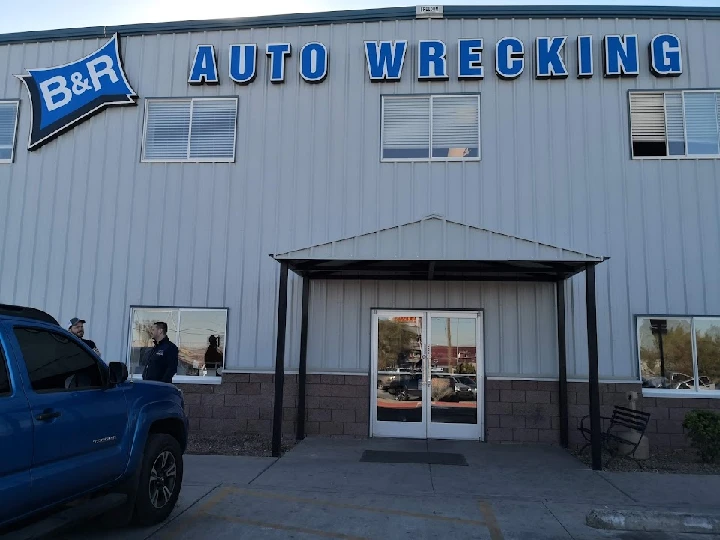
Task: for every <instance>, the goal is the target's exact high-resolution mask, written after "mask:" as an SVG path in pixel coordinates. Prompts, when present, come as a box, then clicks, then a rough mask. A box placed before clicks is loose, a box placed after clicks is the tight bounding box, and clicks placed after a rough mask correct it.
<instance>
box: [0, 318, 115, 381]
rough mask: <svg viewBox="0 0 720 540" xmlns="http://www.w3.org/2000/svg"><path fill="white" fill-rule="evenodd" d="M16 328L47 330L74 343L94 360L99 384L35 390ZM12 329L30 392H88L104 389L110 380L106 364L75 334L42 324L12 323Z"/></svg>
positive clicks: (37, 330)
mask: <svg viewBox="0 0 720 540" xmlns="http://www.w3.org/2000/svg"><path fill="white" fill-rule="evenodd" d="M16 330H32V331H36V332H47V333H48V334H55V335H58V336H60V337H62V338H64V339H67V340H68V341H69V342H70V343H72V344H74V345H75V346H76V347H78V348H79V349H80V350H81V351H82V352H83V353H85V354H86V355H87V356H89V357H90V358H91V359H92V361H93V362H95V366H96V367H97V369H98V371H99V372H100V382H101V386H86V387H81V388H58V389H56V390H35V388H33V383H32V377H31V375H30V370H29V369H28V367H27V361H26V360H25V355H24V354H23V351H22V346H21V344H20V341H19V340H18V339H17V334H16V333H15V332H16ZM12 331H13V337H14V339H15V342H16V343H17V347H18V351H19V353H20V355H21V356H22V366H23V367H24V369H25V372H26V373H27V377H28V379H27V382H28V384H29V390H30V391H31V392H34V393H35V394H38V395H46V394H64V393H73V392H89V391H91V390H105V389H107V388H108V384H109V380H110V373H109V369H108V367H107V364H105V362H104V361H103V360H101V359H98V358H96V357H95V356H93V354H92V353H91V352H90V351H89V349H88V346H87V345H85V343H84V342H82V341H80V339H78V338H77V337H76V336H74V335H72V334H70V333H69V332H63V329H62V328H59V329H58V328H45V327H43V326H31V325H28V324H17V325H13V327H12Z"/></svg>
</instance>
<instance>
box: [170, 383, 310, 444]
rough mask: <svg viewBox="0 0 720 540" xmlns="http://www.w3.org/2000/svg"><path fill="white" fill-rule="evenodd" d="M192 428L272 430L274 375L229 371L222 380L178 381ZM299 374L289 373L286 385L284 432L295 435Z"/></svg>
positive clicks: (285, 434)
mask: <svg viewBox="0 0 720 540" xmlns="http://www.w3.org/2000/svg"><path fill="white" fill-rule="evenodd" d="M177 386H178V387H179V388H181V389H182V391H183V395H184V399H185V411H186V414H187V415H188V417H189V419H190V429H191V431H193V432H203V431H213V432H226V433H234V432H236V433H258V434H262V435H267V436H270V435H271V434H272V422H273V406H274V400H275V375H271V374H265V373H240V374H236V373H228V374H225V375H223V379H222V384H178V385H177ZM297 396H298V380H297V375H286V376H285V386H284V389H283V430H282V431H283V436H294V434H295V425H296V418H297Z"/></svg>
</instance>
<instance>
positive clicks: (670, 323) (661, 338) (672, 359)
mask: <svg viewBox="0 0 720 540" xmlns="http://www.w3.org/2000/svg"><path fill="white" fill-rule="evenodd" d="M638 339H639V343H640V371H641V376H642V385H643V387H644V388H663V389H668V390H693V389H694V388H695V374H694V369H693V356H692V335H691V320H690V319H689V318H687V319H669V318H666V319H659V318H658V319H641V321H640V330H639V333H638Z"/></svg>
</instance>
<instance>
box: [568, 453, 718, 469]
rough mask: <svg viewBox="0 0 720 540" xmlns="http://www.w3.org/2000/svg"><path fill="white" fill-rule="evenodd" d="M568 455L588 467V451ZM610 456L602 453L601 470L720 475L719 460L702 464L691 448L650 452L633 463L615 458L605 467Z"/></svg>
mask: <svg viewBox="0 0 720 540" xmlns="http://www.w3.org/2000/svg"><path fill="white" fill-rule="evenodd" d="M570 453H571V454H572V455H573V456H575V457H576V458H578V459H579V460H580V461H582V462H583V463H584V464H586V465H588V466H590V465H591V458H590V449H589V448H588V449H586V450H585V451H584V452H583V453H582V455H578V452H577V451H576V450H571V451H570ZM609 457H610V455H609V454H607V453H605V452H603V456H602V460H603V469H604V470H606V471H615V472H636V471H640V472H655V473H675V474H720V460H715V463H702V462H701V461H700V458H699V457H698V456H697V453H696V452H695V450H693V449H691V448H684V449H675V450H652V451H651V452H650V459H647V460H642V461H635V460H632V459H630V458H617V459H615V460H613V461H612V462H611V463H610V465H608V466H607V467H605V462H606V461H607V460H608V459H609Z"/></svg>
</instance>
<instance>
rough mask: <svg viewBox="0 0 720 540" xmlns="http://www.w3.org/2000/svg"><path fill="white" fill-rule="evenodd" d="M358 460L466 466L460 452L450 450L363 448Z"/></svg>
mask: <svg viewBox="0 0 720 540" xmlns="http://www.w3.org/2000/svg"><path fill="white" fill-rule="evenodd" d="M360 461H363V462H366V463H427V464H428V465H457V466H460V467H467V466H468V464H467V460H466V459H465V456H463V455H462V454H454V453H451V452H398V451H388V450H365V451H364V452H363V454H362V457H361V458H360Z"/></svg>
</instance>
